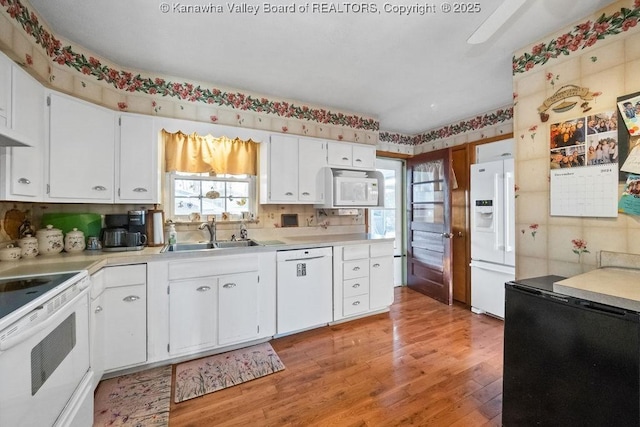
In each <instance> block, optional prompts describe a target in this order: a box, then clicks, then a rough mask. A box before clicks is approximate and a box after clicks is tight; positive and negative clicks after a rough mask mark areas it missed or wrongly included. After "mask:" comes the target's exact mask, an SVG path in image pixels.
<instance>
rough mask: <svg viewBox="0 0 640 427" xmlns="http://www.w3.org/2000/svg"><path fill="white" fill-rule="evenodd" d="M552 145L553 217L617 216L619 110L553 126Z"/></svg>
mask: <svg viewBox="0 0 640 427" xmlns="http://www.w3.org/2000/svg"><path fill="white" fill-rule="evenodd" d="M549 144H550V151H549V153H550V163H549V167H550V169H551V173H550V180H551V190H550V195H551V206H550V207H551V215H557V216H585V217H615V216H617V214H618V203H617V202H618V201H617V183H618V114H617V111H605V112H601V113H598V114H593V115H588V116H584V117H579V118H575V119H571V120H565V121H562V122H558V123H553V124H551V125H550V126H549Z"/></svg>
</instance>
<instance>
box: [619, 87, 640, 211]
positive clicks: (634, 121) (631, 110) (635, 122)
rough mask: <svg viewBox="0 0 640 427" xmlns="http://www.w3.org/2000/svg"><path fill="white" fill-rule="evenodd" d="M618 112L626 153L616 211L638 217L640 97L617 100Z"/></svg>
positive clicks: (639, 192) (639, 188)
mask: <svg viewBox="0 0 640 427" xmlns="http://www.w3.org/2000/svg"><path fill="white" fill-rule="evenodd" d="M618 111H619V117H621V118H622V121H623V122H624V127H625V128H626V131H627V132H626V133H622V134H623V135H624V137H625V138H627V144H626V146H627V150H625V153H626V152H628V155H627V156H626V158H625V159H624V161H622V166H621V167H620V172H621V174H622V173H624V174H626V181H625V186H624V191H623V193H622V197H621V198H620V202H619V203H618V211H619V212H623V213H626V214H631V215H640V96H638V94H632V95H627V96H624V97H621V98H618ZM622 154H624V153H622Z"/></svg>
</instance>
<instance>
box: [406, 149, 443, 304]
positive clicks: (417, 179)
mask: <svg viewBox="0 0 640 427" xmlns="http://www.w3.org/2000/svg"><path fill="white" fill-rule="evenodd" d="M450 182H451V149H450V148H448V149H444V150H438V151H434V152H431V153H426V154H421V155H418V156H415V157H413V158H411V159H410V160H408V161H407V190H408V191H407V199H408V200H407V202H408V203H407V207H408V212H407V226H408V230H407V231H408V233H407V285H408V286H409V287H410V288H412V289H415V290H417V291H418V292H421V293H423V294H425V295H428V296H430V297H432V298H434V299H436V300H438V301H441V302H444V303H445V304H451V303H452V280H451V238H452V237H453V234H452V233H451V189H450Z"/></svg>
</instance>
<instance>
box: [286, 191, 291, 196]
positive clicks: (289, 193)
mask: <svg viewBox="0 0 640 427" xmlns="http://www.w3.org/2000/svg"><path fill="white" fill-rule="evenodd" d="M284 195H285V196H293V193H292V192H291V191H287V192H286V193H284Z"/></svg>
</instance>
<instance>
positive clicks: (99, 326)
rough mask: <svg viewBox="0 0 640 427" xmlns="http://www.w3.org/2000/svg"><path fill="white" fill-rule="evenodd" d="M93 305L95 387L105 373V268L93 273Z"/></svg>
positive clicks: (92, 354)
mask: <svg viewBox="0 0 640 427" xmlns="http://www.w3.org/2000/svg"><path fill="white" fill-rule="evenodd" d="M90 294H91V306H90V311H89V331H90V334H91V335H90V341H89V357H90V362H89V364H90V365H91V370H93V388H94V389H95V388H96V386H97V385H98V383H99V382H100V379H101V378H102V375H103V374H104V352H105V348H104V327H105V321H104V270H100V271H98V272H96V273H95V274H93V275H91V292H90Z"/></svg>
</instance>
